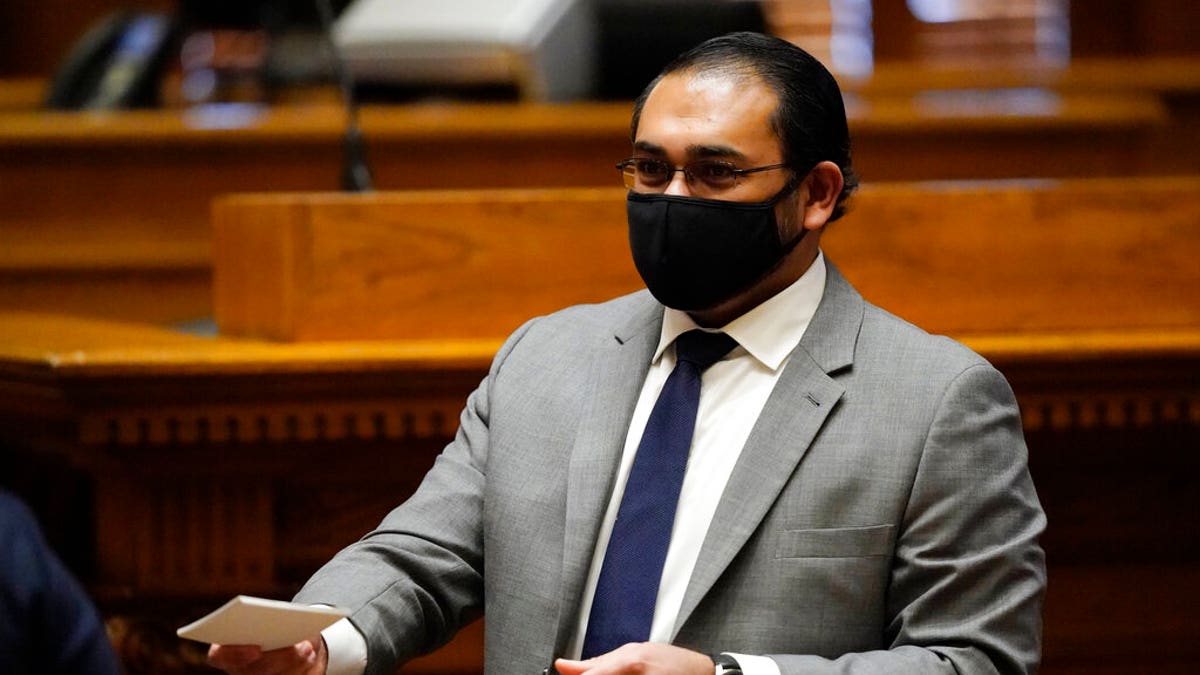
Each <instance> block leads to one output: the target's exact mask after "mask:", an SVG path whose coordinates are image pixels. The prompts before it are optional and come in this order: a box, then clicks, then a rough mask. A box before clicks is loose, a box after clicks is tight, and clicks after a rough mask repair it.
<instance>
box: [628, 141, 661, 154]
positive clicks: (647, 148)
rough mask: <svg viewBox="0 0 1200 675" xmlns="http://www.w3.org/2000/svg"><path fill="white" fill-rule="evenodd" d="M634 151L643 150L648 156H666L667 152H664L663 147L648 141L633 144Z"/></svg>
mask: <svg viewBox="0 0 1200 675" xmlns="http://www.w3.org/2000/svg"><path fill="white" fill-rule="evenodd" d="M633 149H634V150H641V151H642V152H644V153H646V154H648V155H665V154H667V151H666V150H663V147H662V146H661V145H657V144H654V143H650V142H648V141H637V142H635V143H634V144H633Z"/></svg>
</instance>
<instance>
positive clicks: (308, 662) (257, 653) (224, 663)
mask: <svg viewBox="0 0 1200 675" xmlns="http://www.w3.org/2000/svg"><path fill="white" fill-rule="evenodd" d="M328 663H329V654H328V653H327V652H326V651H325V641H324V640H322V639H321V638H320V637H316V638H312V639H309V640H305V641H303V642H299V643H296V644H294V645H292V646H291V647H283V648H281V649H272V650H271V651H269V652H264V651H263V650H262V649H261V648H260V647H257V646H255V645H213V646H211V647H209V649H208V664H209V665H210V666H213V667H215V668H220V669H221V670H223V671H225V672H227V673H229V674H230V675H325V666H326V665H327V664H328Z"/></svg>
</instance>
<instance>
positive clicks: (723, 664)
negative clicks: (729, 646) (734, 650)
mask: <svg viewBox="0 0 1200 675" xmlns="http://www.w3.org/2000/svg"><path fill="white" fill-rule="evenodd" d="M712 660H713V663H715V664H717V669H716V675H742V667H741V666H740V665H738V662H737V659H735V658H733V657H732V656H730V655H728V654H713V655H712Z"/></svg>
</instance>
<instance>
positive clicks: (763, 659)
mask: <svg viewBox="0 0 1200 675" xmlns="http://www.w3.org/2000/svg"><path fill="white" fill-rule="evenodd" d="M725 653H726V654H728V655H730V656H732V657H733V658H735V659H737V662H738V665H739V666H741V668H742V675H780V673H779V664H778V663H775V659H772V658H771V657H769V656H755V655H752V654H737V653H734V652H725ZM331 672H332V671H331Z"/></svg>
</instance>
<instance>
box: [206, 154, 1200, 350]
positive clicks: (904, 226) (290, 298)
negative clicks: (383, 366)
mask: <svg viewBox="0 0 1200 675" xmlns="http://www.w3.org/2000/svg"><path fill="white" fill-rule="evenodd" d="M1197 195H1200V179H1192V178H1179V179H1144V180H1132V179H1131V180H1120V181H1073V182H1072V181H1068V182H1061V183H1059V182H1031V183H1001V184H992V185H984V184H949V183H946V184H904V185H874V186H869V187H867V188H865V189H864V190H863V191H862V192H861V194H859V195H857V196H856V197H854V198H853V199H854V201H853V202H852V205H851V210H850V213H849V215H847V216H846V217H845V219H844V220H842V221H840V222H838V223H835V224H834V225H832V226H831V227H830V228H829V231H828V232H827V233H826V234H825V236H824V237H823V240H822V243H823V246H824V247H825V249H826V250H827V251H828V253H829V255H830V256H831V258H832V259H833V260H834V261H835V262H836V263H837V264H838V265H839V266H840V267H841V268H842V269H843V271H845V272H846V274H847V275H848V276H849V277H850V278H852V279H854V280H855V282H856V284H857V285H858V287H859V288H860V289H861V290H862V292H863V293H864V295H865V296H866V297H867V298H869V299H871V300H873V301H875V302H877V303H878V304H880V305H882V306H884V307H888V308H889V309H891V310H892V311H894V312H896V313H898V314H899V315H901V316H903V317H905V318H907V319H910V320H912V321H913V322H914V323H917V324H918V325H921V326H922V327H925V328H926V329H928V330H932V331H935V332H941V333H949V334H953V335H956V336H960V337H963V336H970V335H980V334H982V335H996V334H1028V333H1056V332H1057V333H1069V332H1072V331H1105V330H1107V331H1122V332H1126V333H1128V332H1135V331H1141V332H1143V333H1150V332H1153V331H1155V330H1171V329H1183V328H1189V327H1196V326H1200V266H1197V265H1196V264H1195V260H1196V259H1197V257H1200V199H1197ZM215 232H216V251H217V256H216V263H215V264H216V296H215V297H216V316H217V321H218V323H219V325H220V326H221V330H222V332H224V333H226V334H229V335H246V336H255V337H268V338H272V339H278V340H294V341H304V340H323V339H324V340H328V339H348V338H355V337H368V338H406V339H412V338H438V337H459V338H464V337H473V338H495V339H499V338H502V337H503V336H504V335H506V334H507V333H508V332H509V331H510V330H512V329H513V328H515V327H516V326H517V325H519V324H520V323H521V322H522V321H523V320H524V319H526V318H528V317H531V316H536V315H538V314H542V313H545V312H548V311H552V310H554V309H556V308H558V307H562V306H565V305H568V304H572V303H577V302H590V301H597V300H602V299H605V298H609V297H615V296H617V295H620V294H623V293H626V292H629V291H630V290H633V289H636V288H639V287H640V283H639V281H638V277H637V274H636V271H635V270H634V269H633V267H632V265H631V263H630V262H629V257H628V244H627V238H626V226H625V218H624V199H623V192H622V191H620V190H573V191H552V190H548V191H516V192H496V191H483V192H475V193H468V192H455V193H436V192H432V193H426V192H413V193H378V194H375V195H371V196H367V197H361V196H346V195H334V194H328V195H319V196H311V195H310V196H304V195H297V196H292V197H288V196H263V197H254V196H243V197H237V198H230V199H226V200H224V201H222V202H221V203H220V204H219V206H218V208H217V209H216V223H215Z"/></svg>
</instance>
